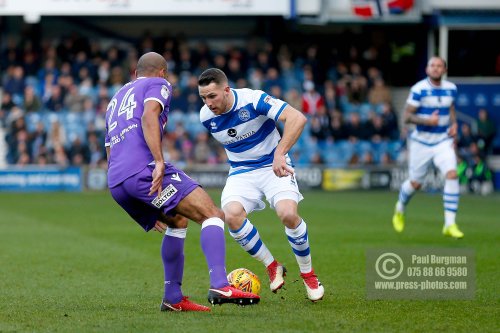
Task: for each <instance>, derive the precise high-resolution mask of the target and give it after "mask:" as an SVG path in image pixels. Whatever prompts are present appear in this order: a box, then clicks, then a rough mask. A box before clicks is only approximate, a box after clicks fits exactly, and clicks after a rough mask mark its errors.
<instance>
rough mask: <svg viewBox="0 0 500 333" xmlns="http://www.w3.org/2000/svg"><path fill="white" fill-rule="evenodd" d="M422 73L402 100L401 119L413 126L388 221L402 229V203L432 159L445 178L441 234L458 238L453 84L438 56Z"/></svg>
mask: <svg viewBox="0 0 500 333" xmlns="http://www.w3.org/2000/svg"><path fill="white" fill-rule="evenodd" d="M426 73H427V78H426V79H424V80H422V81H419V82H417V83H416V84H415V85H414V86H413V87H412V88H411V91H410V95H409V97H408V99H407V101H406V109H405V115H404V119H405V123H409V124H415V125H416V128H415V130H414V131H413V132H412V133H411V135H410V137H409V140H408V149H409V161H408V167H409V179H407V180H406V181H405V182H403V184H402V185H401V189H400V191H399V200H398V202H397V203H396V209H395V213H394V216H393V218H392V223H393V226H394V229H395V230H396V231H397V232H402V231H403V229H404V217H405V216H404V211H405V207H406V205H407V204H408V202H409V201H410V199H411V197H412V196H413V194H414V193H415V191H416V190H418V189H420V187H421V186H422V182H423V181H424V178H425V175H426V173H427V171H428V169H429V167H430V165H431V163H434V165H435V166H436V167H437V168H438V169H439V171H440V172H441V173H442V174H443V175H444V176H445V178H446V179H445V184H444V191H443V203H444V227H443V234H444V235H445V236H450V237H453V238H462V237H463V236H464V234H463V233H462V232H461V231H460V230H459V229H458V226H457V224H456V223H455V216H456V212H457V209H458V199H459V185H458V177H457V171H456V170H457V159H456V156H455V150H454V147H453V138H454V136H455V135H456V132H457V123H456V117H455V106H454V101H455V98H456V96H457V87H456V86H455V84H453V83H452V82H450V81H446V80H444V79H443V75H444V74H445V73H446V62H445V60H444V59H442V58H440V57H432V58H431V59H430V60H429V61H428V63H427V67H426Z"/></svg>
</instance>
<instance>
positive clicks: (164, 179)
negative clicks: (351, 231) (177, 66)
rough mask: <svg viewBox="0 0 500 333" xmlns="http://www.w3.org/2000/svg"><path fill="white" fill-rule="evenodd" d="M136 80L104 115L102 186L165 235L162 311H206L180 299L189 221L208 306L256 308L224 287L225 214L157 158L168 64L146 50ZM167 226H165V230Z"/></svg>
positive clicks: (253, 298) (168, 91) (249, 297)
mask: <svg viewBox="0 0 500 333" xmlns="http://www.w3.org/2000/svg"><path fill="white" fill-rule="evenodd" d="M136 77H137V79H136V80H134V81H131V82H129V83H127V84H125V85H124V86H123V87H122V88H121V89H120V90H119V91H118V92H117V93H116V94H115V95H114V96H113V98H112V100H111V102H110V103H109V105H108V108H107V111H106V142H105V145H106V152H107V156H108V186H109V189H110V191H111V195H112V196H113V198H114V199H115V201H116V202H117V203H118V204H119V205H120V206H121V207H122V208H123V209H124V210H125V211H126V212H127V213H128V214H129V215H130V216H131V217H132V218H133V219H134V220H135V221H136V222H137V223H138V224H139V225H140V226H142V228H144V230H145V231H149V230H151V229H154V230H157V231H161V232H163V231H164V232H165V236H164V237H163V242H162V245H161V257H162V260H163V267H164V273H165V290H164V296H163V301H162V303H161V306H160V309H161V310H162V311H210V309H209V308H208V307H206V306H203V305H200V304H196V303H194V302H192V301H190V300H189V299H188V298H187V297H185V296H184V295H183V294H182V290H181V284H182V276H183V272H184V239H185V237H186V231H187V222H188V219H191V220H193V221H194V222H196V223H198V224H200V225H201V236H200V243H201V247H202V250H203V253H204V255H205V258H206V261H207V264H208V269H209V275H210V289H209V293H208V300H209V302H210V303H212V304H222V303H237V304H240V305H248V304H255V303H258V301H259V296H257V295H254V294H251V293H244V292H242V291H240V290H238V289H235V288H233V287H231V286H229V283H228V281H227V276H226V268H225V254H226V253H225V240H224V222H223V218H224V213H223V212H222V211H221V210H220V209H219V208H217V207H216V206H215V204H214V202H213V201H212V199H211V198H210V197H209V196H208V194H207V193H206V192H205V191H204V190H203V189H201V187H200V186H199V184H198V183H196V182H195V181H194V180H192V179H191V178H190V177H188V176H187V175H186V174H185V173H184V172H182V171H181V170H179V169H177V168H176V167H174V166H173V165H172V164H170V163H169V162H167V161H165V160H164V158H163V152H162V149H161V138H162V129H163V127H164V125H165V123H166V121H167V114H168V112H169V109H170V100H171V95H172V87H171V85H170V83H169V82H168V81H167V80H166V78H167V62H166V61H165V59H164V58H163V57H162V56H161V55H159V54H158V53H154V52H149V53H146V54H144V55H143V56H141V58H140V59H139V61H138V63H137V70H136ZM167 225H168V227H167Z"/></svg>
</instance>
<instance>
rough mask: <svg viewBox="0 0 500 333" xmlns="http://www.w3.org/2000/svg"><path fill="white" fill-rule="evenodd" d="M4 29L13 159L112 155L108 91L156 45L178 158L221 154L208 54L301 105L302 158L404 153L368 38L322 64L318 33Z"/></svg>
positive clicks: (4, 104) (358, 158)
mask: <svg viewBox="0 0 500 333" xmlns="http://www.w3.org/2000/svg"><path fill="white" fill-rule="evenodd" d="M5 40H6V41H7V42H6V43H4V44H3V45H1V49H0V69H1V73H2V77H1V84H2V89H1V90H2V96H1V106H0V126H2V127H3V128H4V129H5V131H6V138H5V139H6V142H7V145H8V152H7V156H6V159H7V163H8V164H11V165H27V164H37V165H46V164H56V165H59V166H68V165H85V164H89V165H94V166H95V165H103V166H105V165H106V157H105V150H104V145H103V142H104V139H103V133H104V129H105V119H104V115H105V112H106V107H107V105H108V103H109V101H110V97H111V96H112V95H113V94H114V93H115V92H116V90H117V89H119V87H121V86H122V85H123V84H124V83H126V82H127V81H129V80H132V79H134V70H135V65H136V63H137V59H138V56H139V55H140V54H142V53H144V52H147V51H152V50H155V51H157V52H158V51H159V52H160V53H161V54H162V55H163V56H164V57H165V58H166V59H167V61H168V65H169V71H170V73H169V81H170V82H171V83H172V84H173V86H174V90H173V96H172V103H171V112H170V116H169V121H168V123H167V129H166V133H165V135H166V137H167V139H166V140H164V141H163V145H164V151H165V157H166V158H167V159H168V160H170V161H172V162H174V163H176V164H177V165H179V166H180V167H183V166H186V165H190V164H195V163H200V164H219V163H225V162H226V156H225V152H224V149H223V148H222V147H220V146H219V145H218V144H216V143H215V142H214V141H213V139H212V138H210V137H209V135H208V133H207V132H206V131H205V129H204V128H203V127H202V126H201V124H200V123H199V116H198V113H199V110H200V107H201V106H202V101H201V99H200V98H199V96H198V86H197V77H198V75H199V74H200V73H201V72H202V71H203V70H204V69H206V68H208V67H212V66H215V67H218V68H221V69H223V70H224V71H225V72H226V73H227V75H228V78H229V79H230V81H231V84H232V86H233V87H249V88H253V89H262V90H264V91H266V92H268V93H269V94H271V95H273V96H275V97H277V98H281V99H283V100H285V101H287V102H288V103H290V104H291V105H292V106H294V107H295V108H297V109H299V110H302V111H303V112H304V114H306V116H307V117H308V119H309V121H308V124H307V127H306V130H305V131H304V133H303V135H302V136H301V138H300V139H299V141H298V142H297V144H296V145H295V147H294V148H293V150H292V152H291V153H292V157H293V160H294V162H295V163H296V164H297V165H303V166H306V165H311V164H323V165H327V166H330V167H345V166H348V165H388V164H392V163H397V162H402V161H403V160H404V158H405V154H401V153H400V152H401V151H402V150H403V151H404V145H405V143H404V141H405V140H404V137H405V133H404V131H403V133H400V130H399V127H398V119H397V116H396V112H395V111H394V110H393V106H392V97H391V90H390V88H389V87H388V86H387V85H386V84H385V82H384V72H383V71H384V68H382V67H383V66H382V65H381V64H382V62H380V61H379V59H378V58H377V54H378V52H377V50H376V49H375V48H373V47H371V46H369V45H368V46H367V47H366V49H359V48H357V47H354V46H351V47H350V48H349V49H348V52H339V53H338V54H336V56H335V57H332V59H331V61H329V62H328V63H327V64H326V66H325V62H324V61H320V59H319V56H318V46H316V45H308V46H305V47H303V49H302V50H301V52H296V51H295V50H293V51H292V50H291V49H290V48H289V47H288V46H287V45H286V44H283V45H274V44H272V43H270V42H268V41H262V40H258V39H249V40H248V41H246V45H244V46H243V47H241V46H236V45H227V46H226V48H225V49H224V50H216V49H214V48H211V47H210V45H209V44H208V43H205V42H200V43H198V44H197V45H195V46H192V45H190V44H188V43H187V42H186V41H185V40H183V39H182V38H162V39H158V38H156V39H155V38H153V37H152V36H150V35H148V34H145V35H144V37H143V38H142V39H141V40H140V42H139V43H138V44H137V45H126V44H120V45H119V44H112V43H111V44H110V43H104V42H102V41H99V40H89V39H87V38H84V37H82V36H79V35H78V34H75V33H73V34H71V35H69V36H67V37H64V38H62V39H61V40H41V41H34V40H32V39H21V40H16V39H15V38H13V37H12V36H7V38H6V39H5ZM463 135H464V134H462V136H463ZM461 140H463V138H461ZM483 141H484V140H483ZM486 141H487V140H486ZM486 141H485V142H486ZM459 147H462V148H463V146H459ZM483 148H485V149H488V147H483ZM470 149H474V148H470ZM467 150H469V148H467ZM483 151H484V150H483ZM471 156H472V155H471Z"/></svg>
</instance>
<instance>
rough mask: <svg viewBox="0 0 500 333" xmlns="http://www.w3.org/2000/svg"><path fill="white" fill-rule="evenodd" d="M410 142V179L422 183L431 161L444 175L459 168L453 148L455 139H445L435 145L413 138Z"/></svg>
mask: <svg viewBox="0 0 500 333" xmlns="http://www.w3.org/2000/svg"><path fill="white" fill-rule="evenodd" d="M408 142H409V150H410V156H409V161H408V168H409V173H410V180H412V181H415V182H417V183H420V184H422V182H423V181H424V178H425V175H426V174H427V171H428V169H429V167H430V165H431V163H434V165H435V166H436V167H437V168H438V169H439V171H440V172H441V174H443V175H446V173H447V172H448V171H451V170H456V169H457V157H456V155H455V149H454V148H453V140H451V139H450V140H444V141H443V142H440V143H438V144H436V145H434V146H429V145H425V144H423V143H420V142H418V141H415V140H411V139H410V140H408Z"/></svg>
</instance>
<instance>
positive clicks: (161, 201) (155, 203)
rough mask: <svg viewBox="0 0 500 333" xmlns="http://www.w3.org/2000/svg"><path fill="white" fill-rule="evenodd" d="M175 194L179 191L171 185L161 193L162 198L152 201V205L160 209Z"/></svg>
mask: <svg viewBox="0 0 500 333" xmlns="http://www.w3.org/2000/svg"><path fill="white" fill-rule="evenodd" d="M175 193H177V189H176V188H175V186H174V185H172V184H170V185H168V186H167V187H165V188H164V189H163V191H161V193H160V196H158V197H156V198H154V200H153V201H151V203H152V204H153V206H155V207H156V208H160V207H161V206H163V204H164V203H165V202H167V201H168V200H169V199H170V198H171V197H172V196H173V195H174V194H175Z"/></svg>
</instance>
